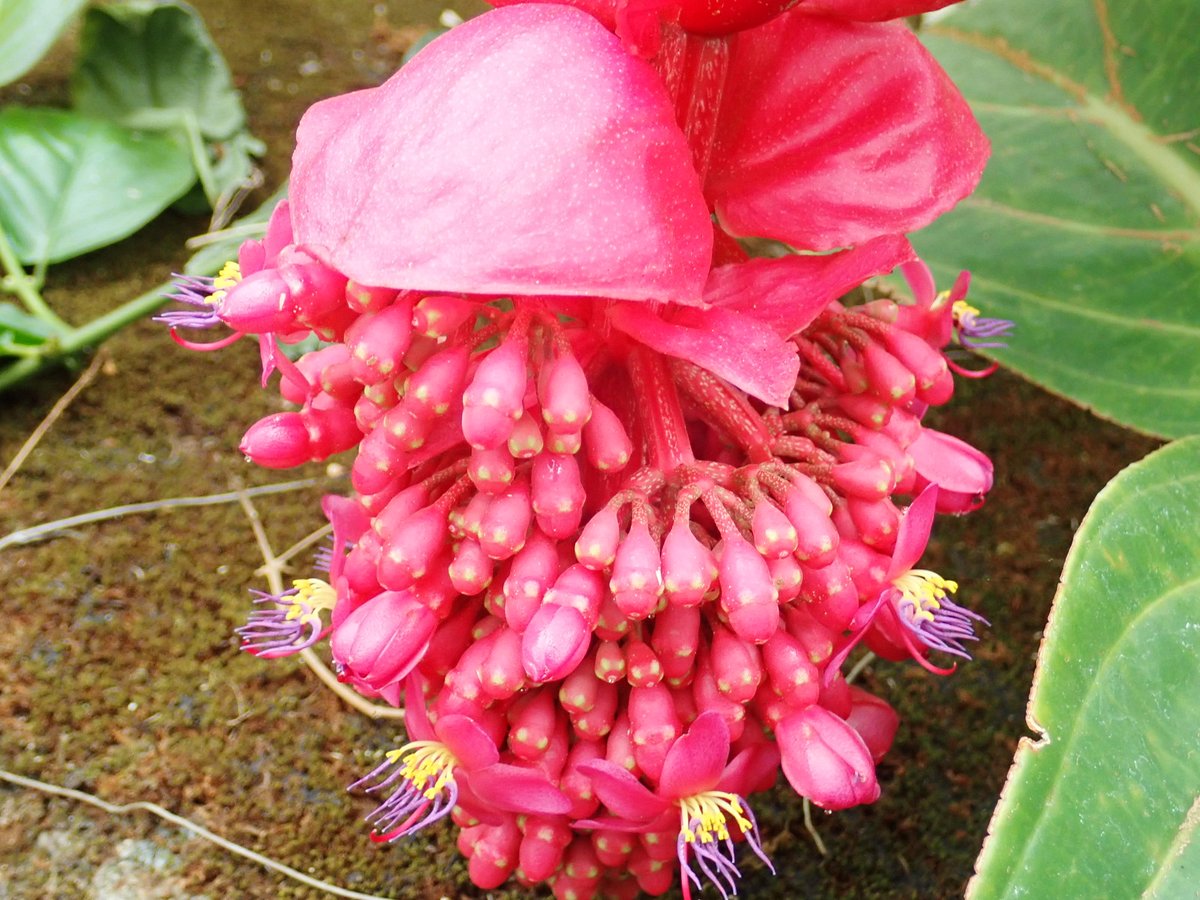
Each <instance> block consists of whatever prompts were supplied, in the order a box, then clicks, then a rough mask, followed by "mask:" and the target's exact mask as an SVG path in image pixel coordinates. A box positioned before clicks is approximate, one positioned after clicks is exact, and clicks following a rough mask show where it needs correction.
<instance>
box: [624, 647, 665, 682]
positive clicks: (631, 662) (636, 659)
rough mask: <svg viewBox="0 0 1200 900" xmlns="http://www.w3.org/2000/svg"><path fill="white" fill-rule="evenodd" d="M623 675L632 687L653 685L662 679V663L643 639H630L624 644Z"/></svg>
mask: <svg viewBox="0 0 1200 900" xmlns="http://www.w3.org/2000/svg"><path fill="white" fill-rule="evenodd" d="M625 677H626V679H627V680H628V681H629V684H630V686H632V687H654V685H656V684H658V683H659V682H660V681H662V678H663V669H662V663H660V662H659V661H658V656H657V654H655V652H654V651H653V650H652V649H650V646H649V645H648V644H646V643H645V642H644V641H639V640H630V641H627V642H626V644H625Z"/></svg>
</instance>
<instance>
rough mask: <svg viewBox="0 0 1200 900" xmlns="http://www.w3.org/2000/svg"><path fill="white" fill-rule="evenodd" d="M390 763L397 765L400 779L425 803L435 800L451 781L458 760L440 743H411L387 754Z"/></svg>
mask: <svg viewBox="0 0 1200 900" xmlns="http://www.w3.org/2000/svg"><path fill="white" fill-rule="evenodd" d="M387 760H388V762H391V763H396V762H399V763H400V764H401V765H400V775H401V777H403V778H404V779H405V780H406V781H407V782H408V783H409V784H411V785H412V786H413V787H414V788H415V789H416V790H418V791H420V792H421V794H422V795H423V796H424V797H425V799H426V800H434V799H436V798H437V796H438V794H440V793H441V792H442V791H443V790H444V789H445V788H446V786H447V785H448V784H450V783H451V782H452V781H453V780H454V767H455V766H457V765H458V760H456V759H455V758H454V754H452V753H451V752H450V750H449V748H447V747H446V745H445V744H443V743H441V742H440V741H413V742H412V743H410V744H405V745H404V746H403V747H401V748H400V749H399V750H391V751H389V752H388V754H387Z"/></svg>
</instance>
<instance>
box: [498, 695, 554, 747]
mask: <svg viewBox="0 0 1200 900" xmlns="http://www.w3.org/2000/svg"><path fill="white" fill-rule="evenodd" d="M556 717H557V712H556V709H555V704H554V692H553V691H551V690H549V689H545V688H542V689H535V690H533V691H530V692H529V693H528V694H525V695H524V696H523V697H521V699H520V700H518V701H517V702H516V703H515V704H513V706H512V708H511V709H510V710H509V712H508V722H509V730H508V749H509V750H510V751H511V752H512V754H513V755H514V756H516V757H517V758H518V759H524V760H526V761H530V762H532V761H533V760H536V759H538V758H539V757H540V756H541V755H542V754H543V753H544V752H545V751H546V748H548V747H549V746H550V735H551V733H552V732H553V731H554V726H555V720H556Z"/></svg>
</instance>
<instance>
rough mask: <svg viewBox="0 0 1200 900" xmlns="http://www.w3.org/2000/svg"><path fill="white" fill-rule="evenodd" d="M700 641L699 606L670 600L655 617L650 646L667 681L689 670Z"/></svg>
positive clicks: (675, 679)
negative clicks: (679, 603) (684, 604)
mask: <svg viewBox="0 0 1200 900" xmlns="http://www.w3.org/2000/svg"><path fill="white" fill-rule="evenodd" d="M699 643H700V610H699V609H698V608H697V607H695V606H679V605H678V604H675V603H670V604H668V605H667V608H666V609H664V610H663V611H662V612H661V613H659V614H658V615H656V616H655V617H654V631H653V633H652V634H651V635H650V646H651V647H653V648H654V653H655V655H656V656H657V657H658V660H659V663H660V664H661V665H662V669H663V675H664V676H665V677H666V678H667V680H668V681H671V682H673V683H674V682H678V680H679V679H681V678H683V677H685V676H686V675H687V674H688V672H690V671H691V668H692V665H693V663H694V660H695V658H696V648H697V647H698V646H699ZM598 661H599V660H597V662H598Z"/></svg>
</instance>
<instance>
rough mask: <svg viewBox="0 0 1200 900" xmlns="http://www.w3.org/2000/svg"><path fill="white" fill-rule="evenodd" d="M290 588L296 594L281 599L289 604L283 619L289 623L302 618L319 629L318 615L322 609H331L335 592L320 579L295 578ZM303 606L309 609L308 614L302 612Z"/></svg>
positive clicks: (335, 601) (335, 595)
mask: <svg viewBox="0 0 1200 900" xmlns="http://www.w3.org/2000/svg"><path fill="white" fill-rule="evenodd" d="M292 587H293V588H295V589H296V593H295V594H290V595H288V596H286V597H284V598H283V600H284V602H286V603H288V604H290V608H289V609H288V611H287V615H286V616H284V619H285V620H287V621H291V620H292V619H299V618H303V619H305V620H306V621H309V620H311V621H314V622H315V623H316V625H317V627H320V625H321V617H320V615H319V613H320V612H321V610H323V609H324V610H332V609H333V606H334V604H335V603H337V591H335V590H334V589H333V588H332V587H330V586H329V584H328V583H327V582H324V581H322V580H321V579H320V578H297V579H296V580H295V581H293V582H292ZM305 605H307V606H308V607H309V610H308V612H305V610H304V606H305Z"/></svg>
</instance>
